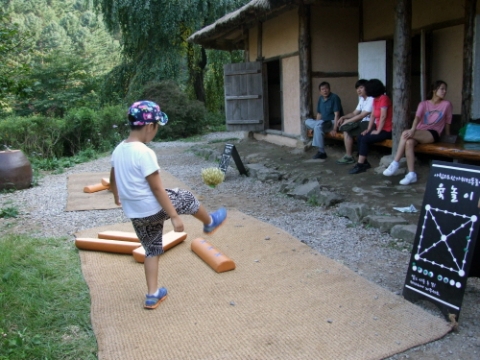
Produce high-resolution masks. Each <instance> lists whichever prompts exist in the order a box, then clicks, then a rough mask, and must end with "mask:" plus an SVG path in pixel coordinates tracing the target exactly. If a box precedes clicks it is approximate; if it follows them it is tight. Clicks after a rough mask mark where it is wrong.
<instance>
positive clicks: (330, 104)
mask: <svg viewBox="0 0 480 360" xmlns="http://www.w3.org/2000/svg"><path fill="white" fill-rule="evenodd" d="M318 89H319V91H320V97H319V98H318V103H317V118H316V120H315V119H307V120H305V126H306V127H307V129H311V130H313V142H312V146H315V147H317V148H318V152H317V153H316V154H315V155H314V156H313V158H314V159H326V158H327V154H326V153H325V145H324V139H323V135H324V134H325V133H327V132H330V131H332V129H333V124H334V123H335V122H337V121H338V119H339V118H340V116H343V109H342V101H341V100H340V98H339V97H338V95H336V94H334V93H332V92H330V84H329V83H328V82H326V81H324V82H322V83H320V85H319V86H318Z"/></svg>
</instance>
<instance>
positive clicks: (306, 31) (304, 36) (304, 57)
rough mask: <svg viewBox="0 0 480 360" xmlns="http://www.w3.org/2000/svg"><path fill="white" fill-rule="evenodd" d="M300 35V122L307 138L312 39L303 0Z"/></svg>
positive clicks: (301, 4)
mask: <svg viewBox="0 0 480 360" xmlns="http://www.w3.org/2000/svg"><path fill="white" fill-rule="evenodd" d="M298 18H299V26H300V29H299V37H298V54H299V60H300V122H301V127H300V128H301V129H302V139H304V140H305V139H307V129H306V128H305V124H304V123H305V120H306V119H307V118H308V117H309V116H310V115H311V114H310V112H311V110H312V65H311V64H312V61H311V41H310V6H309V5H305V4H304V3H303V1H301V2H300V4H299V6H298Z"/></svg>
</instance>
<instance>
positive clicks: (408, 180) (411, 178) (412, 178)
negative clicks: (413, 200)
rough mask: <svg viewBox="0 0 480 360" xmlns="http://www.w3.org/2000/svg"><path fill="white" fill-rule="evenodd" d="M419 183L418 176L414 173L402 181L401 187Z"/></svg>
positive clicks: (410, 173)
mask: <svg viewBox="0 0 480 360" xmlns="http://www.w3.org/2000/svg"><path fill="white" fill-rule="evenodd" d="M415 182H417V174H415V173H414V172H409V173H408V174H407V176H405V177H404V178H403V179H402V180H400V185H408V184H413V183H415Z"/></svg>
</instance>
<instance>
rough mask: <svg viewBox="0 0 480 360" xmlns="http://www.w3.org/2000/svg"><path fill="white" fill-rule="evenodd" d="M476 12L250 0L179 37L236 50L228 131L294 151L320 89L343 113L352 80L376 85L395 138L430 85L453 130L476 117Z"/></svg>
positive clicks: (460, 6)
mask: <svg viewBox="0 0 480 360" xmlns="http://www.w3.org/2000/svg"><path fill="white" fill-rule="evenodd" d="M479 13H480V11H479V8H478V6H477V1H476V0H435V1H432V0H413V1H412V0H318V1H315V0H310V1H309V0H304V1H301V0H253V1H251V2H250V3H248V4H246V5H245V6H243V7H242V8H240V9H238V10H236V11H234V12H232V13H229V14H227V15H225V16H223V17H222V18H220V19H218V20H217V21H216V22H215V23H213V24H211V25H209V26H206V27H205V28H203V29H201V30H199V31H197V32H196V33H194V34H193V35H192V36H191V37H190V39H189V40H190V41H192V42H194V43H197V44H200V45H202V46H204V47H205V48H213V49H221V50H226V51H231V50H236V49H240V50H244V51H245V62H243V63H236V64H229V65H226V66H225V69H224V71H225V72H224V76H225V104H226V105H225V106H226V122H227V126H228V129H230V130H245V131H253V133H254V136H255V137H256V138H257V139H264V140H266V141H270V142H274V143H277V144H282V145H288V146H302V145H303V143H304V141H305V128H304V126H303V121H304V120H305V119H306V118H307V117H309V116H314V115H315V109H316V103H317V99H318V85H319V83H320V82H322V81H328V82H329V83H330V84H331V91H332V92H334V93H336V94H337V95H339V96H340V98H341V99H342V104H343V107H344V110H345V111H347V112H349V111H351V110H353V109H354V108H355V106H356V104H357V101H358V99H357V97H356V93H355V89H354V84H355V82H356V81H357V80H358V79H359V78H365V79H371V78H378V79H381V80H382V81H383V82H384V83H385V84H386V86H387V89H388V93H389V95H390V96H392V99H393V104H394V123H395V124H394V138H395V137H398V136H399V134H400V132H401V130H402V129H403V128H404V127H405V126H406V124H408V122H409V121H412V120H413V115H412V113H413V112H414V111H415V109H416V106H417V104H418V102H419V101H421V100H422V99H424V98H425V97H426V95H427V91H428V89H429V84H431V83H432V82H433V81H435V80H437V79H441V80H444V81H446V82H447V83H448V85H449V87H448V94H447V98H448V100H450V101H451V102H452V104H453V109H454V114H455V122H456V126H454V127H453V128H454V130H455V128H456V129H458V128H459V127H460V124H463V123H466V122H468V121H470V119H477V118H480V96H477V97H475V96H474V95H475V93H476V92H477V93H478V92H480V51H479V50H480V41H479V40H480V31H476V30H477V29H478V28H479V26H480V22H479Z"/></svg>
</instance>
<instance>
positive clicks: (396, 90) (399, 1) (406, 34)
mask: <svg viewBox="0 0 480 360" xmlns="http://www.w3.org/2000/svg"><path fill="white" fill-rule="evenodd" d="M411 29H412V0H396V1H395V31H394V34H393V84H392V85H393V86H392V103H393V133H392V140H393V146H392V153H393V154H395V153H396V151H397V147H398V143H399V142H400V137H401V135H402V131H403V130H404V129H405V128H406V126H407V125H408V122H409V119H410V108H409V105H410V98H411V32H412V30H411Z"/></svg>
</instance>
